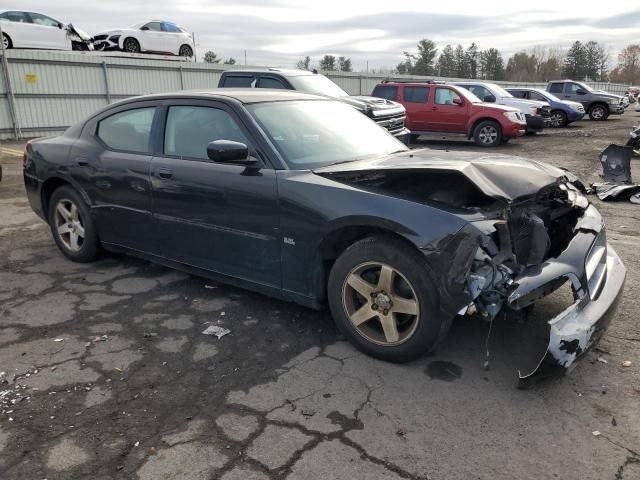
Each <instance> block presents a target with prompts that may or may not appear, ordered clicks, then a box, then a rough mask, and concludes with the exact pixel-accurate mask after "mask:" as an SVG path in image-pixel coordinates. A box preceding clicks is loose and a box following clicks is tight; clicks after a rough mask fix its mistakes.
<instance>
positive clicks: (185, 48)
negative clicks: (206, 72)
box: [178, 45, 193, 58]
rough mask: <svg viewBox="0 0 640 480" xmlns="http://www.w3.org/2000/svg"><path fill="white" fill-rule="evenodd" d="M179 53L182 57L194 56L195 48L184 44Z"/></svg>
mask: <svg viewBox="0 0 640 480" xmlns="http://www.w3.org/2000/svg"><path fill="white" fill-rule="evenodd" d="M178 55H179V56H181V57H189V58H191V57H193V49H192V48H191V47H190V46H189V45H182V46H181V47H180V50H179V51H178Z"/></svg>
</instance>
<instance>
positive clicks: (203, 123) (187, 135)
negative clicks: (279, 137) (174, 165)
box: [164, 106, 248, 160]
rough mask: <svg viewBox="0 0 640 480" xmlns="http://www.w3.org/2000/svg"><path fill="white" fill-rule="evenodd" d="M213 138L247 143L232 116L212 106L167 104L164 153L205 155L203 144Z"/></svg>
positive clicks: (200, 156) (204, 156) (196, 156)
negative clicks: (168, 105) (171, 105)
mask: <svg viewBox="0 0 640 480" xmlns="http://www.w3.org/2000/svg"><path fill="white" fill-rule="evenodd" d="M215 140H231V141H234V142H240V143H244V144H248V141H247V137H246V136H245V135H244V133H243V132H242V130H241V129H240V127H239V126H238V124H237V123H236V121H235V120H234V119H233V117H232V116H231V115H230V114H229V113H227V112H226V111H224V110H221V109H219V108H212V107H196V106H175V107H169V114H168V115H167V126H166V129H165V134H164V153H165V155H170V156H176V157H186V158H197V159H203V160H206V159H208V156H207V145H208V144H209V143H210V142H213V141H215Z"/></svg>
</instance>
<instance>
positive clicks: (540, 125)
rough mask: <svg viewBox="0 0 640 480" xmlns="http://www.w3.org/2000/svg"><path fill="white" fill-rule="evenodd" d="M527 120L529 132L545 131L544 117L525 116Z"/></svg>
mask: <svg viewBox="0 0 640 480" xmlns="http://www.w3.org/2000/svg"><path fill="white" fill-rule="evenodd" d="M525 117H526V119H527V132H529V133H538V132H541V131H542V130H544V122H545V119H544V117H541V116H538V115H525Z"/></svg>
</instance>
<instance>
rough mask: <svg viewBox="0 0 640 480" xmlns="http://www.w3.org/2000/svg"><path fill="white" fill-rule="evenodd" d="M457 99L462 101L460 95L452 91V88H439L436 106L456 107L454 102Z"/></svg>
mask: <svg viewBox="0 0 640 480" xmlns="http://www.w3.org/2000/svg"><path fill="white" fill-rule="evenodd" d="M455 98H457V99H458V100H460V101H462V99H461V98H460V95H458V94H457V93H456V92H454V91H453V90H451V89H450V88H437V89H436V105H455V104H454V103H453V100H454V99H455Z"/></svg>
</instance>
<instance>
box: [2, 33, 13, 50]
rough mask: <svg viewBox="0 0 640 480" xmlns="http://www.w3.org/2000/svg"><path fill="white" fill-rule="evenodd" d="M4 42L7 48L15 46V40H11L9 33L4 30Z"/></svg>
mask: <svg viewBox="0 0 640 480" xmlns="http://www.w3.org/2000/svg"><path fill="white" fill-rule="evenodd" d="M2 43H3V44H4V48H5V49H9V48H13V42H12V41H11V38H9V35H7V34H6V33H4V32H3V33H2Z"/></svg>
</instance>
